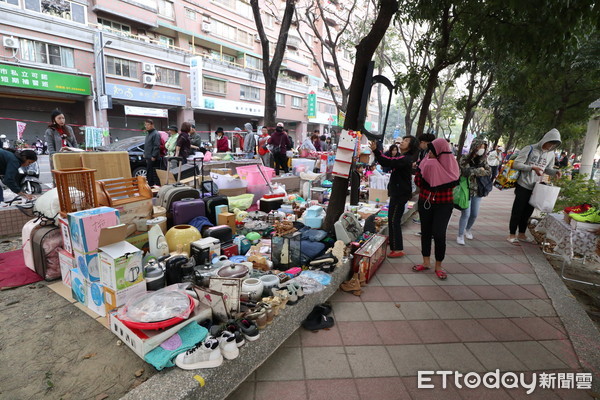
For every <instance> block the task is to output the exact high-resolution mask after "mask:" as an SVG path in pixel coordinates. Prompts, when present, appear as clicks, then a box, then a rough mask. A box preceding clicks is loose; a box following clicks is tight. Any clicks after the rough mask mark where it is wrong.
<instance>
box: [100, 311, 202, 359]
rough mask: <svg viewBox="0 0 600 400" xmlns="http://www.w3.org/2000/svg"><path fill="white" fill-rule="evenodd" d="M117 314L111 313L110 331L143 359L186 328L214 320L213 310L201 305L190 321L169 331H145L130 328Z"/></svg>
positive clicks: (187, 320)
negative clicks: (191, 324)
mask: <svg viewBox="0 0 600 400" xmlns="http://www.w3.org/2000/svg"><path fill="white" fill-rule="evenodd" d="M116 313H117V312H116V311H112V312H111V313H109V322H110V330H111V331H112V332H113V333H114V334H115V335H117V336H118V337H119V338H120V339H121V340H122V341H123V342H124V343H125V344H127V346H129V348H131V350H133V352H134V353H135V354H137V355H138V356H140V357H141V358H142V359H143V358H144V356H145V355H146V354H147V353H148V352H150V351H151V350H152V349H155V348H156V347H158V346H159V345H160V344H161V343H162V342H164V341H165V340H167V339H168V338H170V337H171V336H173V335H174V334H176V333H177V332H178V331H179V330H180V329H181V328H183V327H184V326H186V325H188V324H190V323H192V322H200V321H204V320H207V319H212V310H211V309H210V307H208V306H206V305H204V304H199V305H197V306H196V308H195V310H194V312H193V313H192V314H191V315H190V317H189V318H188V319H186V320H185V321H183V322H181V323H179V324H177V325H175V326H173V327H171V328H169V329H167V330H157V331H143V330H140V329H131V328H128V327H127V326H125V324H124V323H123V322H122V321H120V320H119V319H118V318H116V316H115V315H116Z"/></svg>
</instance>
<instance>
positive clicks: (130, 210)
mask: <svg viewBox="0 0 600 400" xmlns="http://www.w3.org/2000/svg"><path fill="white" fill-rule="evenodd" d="M115 209H116V210H117V211H119V220H120V222H121V223H122V224H126V225H128V224H137V221H138V220H143V222H144V224H146V220H149V219H152V199H141V200H139V201H134V202H131V203H127V204H123V205H120V206H117V207H115Z"/></svg>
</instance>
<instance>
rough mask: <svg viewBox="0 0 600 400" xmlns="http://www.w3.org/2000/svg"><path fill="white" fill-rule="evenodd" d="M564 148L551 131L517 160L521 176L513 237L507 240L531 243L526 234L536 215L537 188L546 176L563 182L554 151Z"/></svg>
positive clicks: (511, 227)
mask: <svg viewBox="0 0 600 400" xmlns="http://www.w3.org/2000/svg"><path fill="white" fill-rule="evenodd" d="M560 144H561V140H560V132H558V130H557V129H551V130H549V131H548V132H546V134H545V135H544V137H543V138H542V140H540V141H539V142H538V143H535V144H532V145H529V146H525V147H524V148H522V149H521V151H519V155H518V156H517V158H516V159H515V162H514V164H513V168H514V169H516V170H518V171H521V172H520V174H519V179H518V180H517V184H516V186H515V201H514V202H513V206H512V211H511V214H510V224H509V233H510V234H509V236H508V239H507V240H508V241H509V242H510V243H512V244H514V245H516V246H518V245H519V241H521V242H530V240H529V239H528V238H527V235H526V234H525V232H526V231H527V224H528V223H529V217H531V214H533V206H531V205H530V204H529V199H530V198H531V194H532V193H533V187H534V186H535V184H536V183H537V182H540V181H541V179H542V175H544V173H546V174H548V175H550V176H556V177H557V178H560V175H561V174H560V171H559V170H557V169H554V150H556V149H557V148H558V146H560ZM517 228H518V229H519V233H518V235H517Z"/></svg>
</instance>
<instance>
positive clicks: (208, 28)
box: [202, 22, 210, 33]
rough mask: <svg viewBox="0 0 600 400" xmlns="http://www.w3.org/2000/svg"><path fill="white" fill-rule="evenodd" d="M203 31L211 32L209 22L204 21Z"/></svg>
mask: <svg viewBox="0 0 600 400" xmlns="http://www.w3.org/2000/svg"><path fill="white" fill-rule="evenodd" d="M202 32H206V33H210V24H209V23H207V22H203V23H202Z"/></svg>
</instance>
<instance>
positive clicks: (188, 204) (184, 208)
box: [173, 199, 206, 225]
mask: <svg viewBox="0 0 600 400" xmlns="http://www.w3.org/2000/svg"><path fill="white" fill-rule="evenodd" d="M204 207H205V205H204V201H202V199H182V200H179V201H175V202H173V225H181V224H188V223H189V222H190V221H191V220H192V219H194V218H196V217H203V216H204V213H205V211H206V210H205V208H204Z"/></svg>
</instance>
